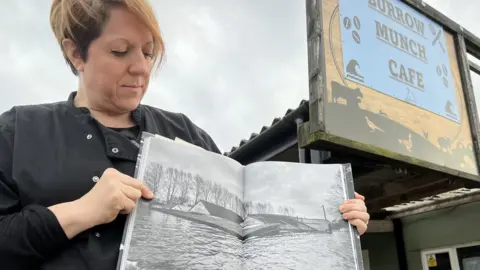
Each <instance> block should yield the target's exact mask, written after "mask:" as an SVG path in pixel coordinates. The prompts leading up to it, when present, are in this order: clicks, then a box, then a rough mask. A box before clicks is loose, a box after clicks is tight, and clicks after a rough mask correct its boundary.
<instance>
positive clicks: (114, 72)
mask: <svg viewBox="0 0 480 270" xmlns="http://www.w3.org/2000/svg"><path fill="white" fill-rule="evenodd" d="M153 45H154V44H153V38H152V35H151V32H150V31H149V30H148V28H147V27H146V26H144V25H143V24H141V22H140V21H139V20H138V19H137V18H136V17H134V15H132V14H131V13H129V12H128V11H127V10H125V9H120V8H116V9H113V10H111V12H110V19H109V21H108V22H107V24H106V25H105V28H104V30H103V32H102V34H101V36H100V37H99V38H97V39H96V40H94V41H93V42H92V43H91V45H90V47H89V50H88V57H87V60H86V62H82V63H81V64H80V66H79V67H78V68H77V69H78V70H79V72H80V79H81V80H82V84H83V88H84V89H83V91H84V94H85V98H86V101H87V102H88V106H89V107H90V109H93V110H99V111H108V112H110V113H125V112H129V111H132V110H134V109H135V108H136V107H137V106H138V105H139V103H140V101H141V100H142V98H143V96H144V94H145V92H146V90H147V88H148V83H149V78H150V72H151V69H152V66H153V62H154V60H153V58H154V55H152V54H153V49H154V47H153Z"/></svg>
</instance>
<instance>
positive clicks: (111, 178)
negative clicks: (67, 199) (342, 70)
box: [78, 168, 153, 226]
mask: <svg viewBox="0 0 480 270" xmlns="http://www.w3.org/2000/svg"><path fill="white" fill-rule="evenodd" d="M141 197H145V198H146V199H151V198H152V197H153V194H152V192H151V191H150V190H149V189H148V187H147V186H145V185H144V184H142V183H141V182H140V181H138V180H136V179H134V178H132V177H130V176H128V175H125V174H123V173H121V172H119V171H117V170H115V169H112V168H108V169H106V170H105V172H104V173H103V175H102V177H101V178H100V180H98V182H97V184H96V185H95V186H94V187H93V188H92V190H90V192H88V193H87V194H85V195H84V196H83V197H82V198H80V199H79V200H78V205H79V207H81V208H82V209H83V210H84V211H85V215H87V217H88V219H89V220H90V222H91V224H92V226H96V225H100V224H105V223H110V222H112V221H113V220H115V218H116V217H117V215H118V214H129V213H130V212H132V211H133V209H134V208H135V207H136V201H137V200H138V199H140V198H141Z"/></svg>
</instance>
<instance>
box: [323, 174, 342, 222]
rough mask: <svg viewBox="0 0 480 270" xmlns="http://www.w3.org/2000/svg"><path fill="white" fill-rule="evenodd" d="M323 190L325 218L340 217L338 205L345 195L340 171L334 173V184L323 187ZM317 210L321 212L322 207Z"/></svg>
mask: <svg viewBox="0 0 480 270" xmlns="http://www.w3.org/2000/svg"><path fill="white" fill-rule="evenodd" d="M325 191H326V194H325V195H326V196H325V212H326V213H327V218H328V219H329V220H336V219H341V214H340V210H339V209H338V207H340V205H341V204H342V203H343V200H344V197H345V195H344V193H343V186H342V175H341V172H340V171H338V172H337V173H336V174H335V184H333V185H332V186H330V188H327V189H325ZM319 211H322V212H323V209H320V210H319ZM322 216H323V213H322Z"/></svg>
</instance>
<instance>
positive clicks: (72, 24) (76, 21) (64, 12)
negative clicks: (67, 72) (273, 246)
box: [50, 0, 165, 75]
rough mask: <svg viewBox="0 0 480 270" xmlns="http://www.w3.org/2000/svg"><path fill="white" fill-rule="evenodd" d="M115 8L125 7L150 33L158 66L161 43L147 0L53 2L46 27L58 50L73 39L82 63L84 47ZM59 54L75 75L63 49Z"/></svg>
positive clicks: (96, 36)
mask: <svg viewBox="0 0 480 270" xmlns="http://www.w3.org/2000/svg"><path fill="white" fill-rule="evenodd" d="M116 7H123V8H126V9H127V10H128V11H129V12H131V13H132V14H134V15H135V16H136V17H137V18H138V19H139V20H140V21H141V22H142V23H144V24H145V25H146V26H147V28H148V29H149V30H150V31H151V32H152V35H153V41H154V60H155V61H158V62H157V64H156V65H158V64H160V62H161V60H162V58H163V55H164V50H165V44H164V42H163V38H162V35H161V33H160V28H159V25H158V21H157V19H156V17H155V13H154V11H153V8H152V6H151V5H150V4H149V3H148V2H147V0H53V3H52V7H51V10H50V25H51V27H52V30H53V33H54V34H55V37H56V39H57V41H58V43H59V44H60V46H61V47H62V41H63V40H64V39H71V40H73V41H74V42H75V44H76V46H77V48H78V50H79V51H78V52H79V54H80V56H81V57H82V59H83V60H86V59H87V52H88V47H89V46H90V44H91V42H92V41H93V40H95V39H97V38H98V37H99V36H100V35H101V34H102V31H103V28H104V26H105V24H106V23H107V21H108V19H109V14H110V10H111V9H112V8H116ZM62 53H63V57H64V58H65V61H66V62H67V63H68V65H69V66H70V68H71V69H72V72H73V73H74V74H75V75H78V71H77V70H76V69H75V67H74V66H73V64H72V63H71V62H70V60H69V59H68V57H67V55H66V53H65V51H64V49H63V47H62Z"/></svg>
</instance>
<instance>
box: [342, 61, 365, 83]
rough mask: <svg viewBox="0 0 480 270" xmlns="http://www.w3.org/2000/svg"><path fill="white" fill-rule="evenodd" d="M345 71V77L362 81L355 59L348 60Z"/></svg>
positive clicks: (358, 65)
mask: <svg viewBox="0 0 480 270" xmlns="http://www.w3.org/2000/svg"><path fill="white" fill-rule="evenodd" d="M346 72H347V78H352V79H355V80H357V81H360V82H362V83H363V81H364V79H365V78H364V77H363V75H362V71H361V69H360V64H359V63H358V61H357V60H355V59H352V60H350V62H348V64H347V67H346Z"/></svg>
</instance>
